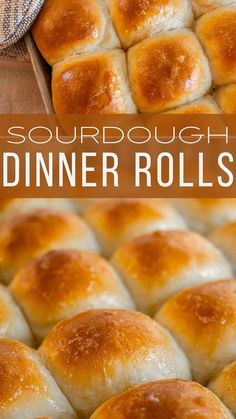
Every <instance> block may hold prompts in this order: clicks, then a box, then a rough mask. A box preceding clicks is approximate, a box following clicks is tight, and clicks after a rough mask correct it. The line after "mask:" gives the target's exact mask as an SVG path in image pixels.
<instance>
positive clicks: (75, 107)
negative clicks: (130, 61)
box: [52, 49, 136, 114]
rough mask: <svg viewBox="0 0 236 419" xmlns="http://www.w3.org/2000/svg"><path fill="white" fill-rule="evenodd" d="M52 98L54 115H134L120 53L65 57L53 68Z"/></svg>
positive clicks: (109, 52)
mask: <svg viewBox="0 0 236 419" xmlns="http://www.w3.org/2000/svg"><path fill="white" fill-rule="evenodd" d="M52 98H53V105H54V109H55V112H56V113H58V114H66V113H67V114H68V113H71V114H114V113H115V114H116V113H118V114H119V113H121V114H122V113H135V112H136V107H135V105H134V103H133V100H132V97H131V93H130V89H129V81H128V74H127V65H126V57H125V53H124V52H123V51H122V50H118V49H117V50H113V51H108V52H106V51H105V52H102V51H101V52H97V53H93V54H84V55H82V56H79V57H72V58H69V59H67V60H65V61H63V62H61V63H59V64H57V65H56V66H55V67H54V69H53V76H52Z"/></svg>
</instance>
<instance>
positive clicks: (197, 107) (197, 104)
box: [165, 96, 221, 115]
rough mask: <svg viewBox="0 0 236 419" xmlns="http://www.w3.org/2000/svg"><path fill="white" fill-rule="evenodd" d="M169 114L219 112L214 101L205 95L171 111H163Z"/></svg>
mask: <svg viewBox="0 0 236 419" xmlns="http://www.w3.org/2000/svg"><path fill="white" fill-rule="evenodd" d="M165 113H170V114H190V115H191V114H192V115H194V114H195V115H196V114H216V113H221V111H220V109H219V107H218V106H217V104H216V102H215V101H214V100H213V99H212V98H211V97H210V96H206V97H203V98H201V99H198V100H195V101H194V102H191V103H188V104H187V105H183V106H179V107H178V108H175V109H172V110H171V111H168V112H165Z"/></svg>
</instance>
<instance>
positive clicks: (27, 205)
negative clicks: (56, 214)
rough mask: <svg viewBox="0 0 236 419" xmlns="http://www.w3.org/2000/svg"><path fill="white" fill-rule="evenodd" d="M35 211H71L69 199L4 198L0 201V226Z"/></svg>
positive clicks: (71, 206)
mask: <svg viewBox="0 0 236 419" xmlns="http://www.w3.org/2000/svg"><path fill="white" fill-rule="evenodd" d="M36 209H57V210H60V211H71V210H73V204H72V202H71V201H70V200H69V199H59V198H50V199H44V198H32V199H31V198H5V199H3V198H2V199H0V224H2V223H4V222H5V221H7V220H9V219H10V218H12V217H14V216H15V215H19V214H24V213H26V212H29V211H32V210H36Z"/></svg>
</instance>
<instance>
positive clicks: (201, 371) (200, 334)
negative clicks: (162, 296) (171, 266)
mask: <svg viewBox="0 0 236 419" xmlns="http://www.w3.org/2000/svg"><path fill="white" fill-rule="evenodd" d="M156 320H157V321H158V322H159V323H160V324H162V325H163V326H165V327H166V328H167V329H169V331H170V332H171V333H172V334H173V336H174V337H175V338H176V340H177V342H178V343H179V344H180V345H181V347H182V348H183V349H184V351H185V353H186V354H187V356H188V358H189V360H190V362H191V365H192V372H193V377H194V378H195V379H196V381H199V382H200V383H202V384H206V383H208V382H209V381H210V380H211V379H212V378H213V376H214V375H215V374H216V373H217V372H218V371H220V370H221V369H222V368H223V367H224V366H225V365H226V364H228V363H229V362H231V361H233V360H235V359H236V345H235V339H236V280H235V279H232V280H228V281H216V282H209V283H206V284H202V285H198V286H196V287H193V288H189V289H187V290H184V291H182V292H180V293H179V294H177V295H176V296H175V297H173V298H171V299H170V300H169V301H167V302H166V303H165V304H164V305H163V306H162V308H161V309H160V311H159V313H157V315H156Z"/></svg>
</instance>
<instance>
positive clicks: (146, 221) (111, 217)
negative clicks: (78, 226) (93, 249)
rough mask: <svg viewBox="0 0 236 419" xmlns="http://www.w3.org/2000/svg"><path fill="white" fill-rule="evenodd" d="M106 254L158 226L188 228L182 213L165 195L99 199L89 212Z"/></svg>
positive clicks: (90, 221) (160, 227)
mask: <svg viewBox="0 0 236 419" xmlns="http://www.w3.org/2000/svg"><path fill="white" fill-rule="evenodd" d="M85 219H86V221H87V222H88V223H89V224H90V225H91V227H92V228H93V230H94V232H95V233H96V235H97V238H98V240H99V242H100V245H101V247H102V251H103V254H104V255H105V256H111V254H112V253H113V252H114V250H116V248H117V247H118V246H119V245H121V244H122V243H124V242H125V241H127V240H129V239H131V238H133V237H137V236H140V235H141V234H144V233H148V232H150V231H155V230H168V229H172V228H174V229H184V228H185V223H184V221H183V220H182V218H181V217H180V215H179V214H178V213H177V211H175V209H173V208H172V207H171V206H170V205H169V204H168V203H167V202H166V201H165V200H162V199H144V198H135V199H129V198H127V199H125V198H123V199H113V200H111V199H110V200H105V201H103V202H99V203H97V204H95V205H92V206H90V208H89V209H88V210H87V212H85Z"/></svg>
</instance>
